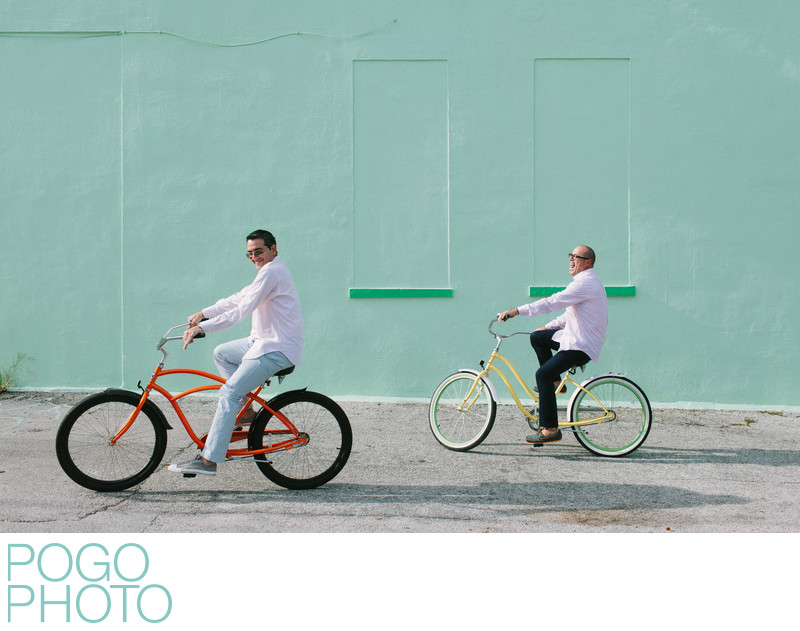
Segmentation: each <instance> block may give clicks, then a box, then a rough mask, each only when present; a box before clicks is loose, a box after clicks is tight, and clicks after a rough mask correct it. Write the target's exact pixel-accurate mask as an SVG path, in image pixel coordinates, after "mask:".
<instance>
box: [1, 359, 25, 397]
mask: <svg viewBox="0 0 800 631" xmlns="http://www.w3.org/2000/svg"><path fill="white" fill-rule="evenodd" d="M28 359H31V358H30V357H28V356H27V355H26V354H25V353H17V354H16V356H15V357H14V359H13V361H12V362H11V364H10V365H9V366H8V368H5V369H3V370H0V392H5V391H6V390H8V389H9V388H10V387H11V386H13V385H15V384H16V383H17V377H18V376H19V374H18V373H19V371H20V369H21V368H22V365H23V364H24V363H25V361H26V360H28Z"/></svg>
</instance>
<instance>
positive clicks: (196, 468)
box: [167, 456, 217, 477]
mask: <svg viewBox="0 0 800 631" xmlns="http://www.w3.org/2000/svg"><path fill="white" fill-rule="evenodd" d="M167 471H172V472H173V473H182V474H183V475H184V476H192V477H194V476H196V475H197V474H200V475H216V473H217V464H216V463H215V462H212V463H211V464H205V463H204V462H203V459H202V458H200V456H195V457H194V458H192V459H191V460H187V461H186V462H180V463H178V464H171V465H169V467H167Z"/></svg>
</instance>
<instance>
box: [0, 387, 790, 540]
mask: <svg viewBox="0 0 800 631" xmlns="http://www.w3.org/2000/svg"><path fill="white" fill-rule="evenodd" d="M84 396H86V394H82V393H54V392H6V393H4V394H2V395H0V496H1V497H2V502H0V506H2V508H0V532H6V533H92V532H97V533H100V532H102V533H180V532H217V533H237V532H239V533H254V532H276V533H277V532H283V533H286V532H289V533H312V532H313V533H342V532H345V533H403V532H413V533H468V532H490V533H517V532H519V533H536V532H557V533H597V532H625V533H638V532H647V533H655V532H661V533H664V532H676V533H680V532H691V533H779V532H785V533H797V532H798V531H800V503H798V501H797V498H798V496H800V494H799V493H798V491H799V488H798V487H799V486H800V457H799V456H800V413H798V412H797V411H774V410H773V411H737V410H724V411H719V410H714V411H712V410H678V409H655V410H654V411H653V414H654V424H653V428H652V430H651V433H650V435H649V437H648V438H647V441H646V442H645V443H644V445H643V446H642V447H641V448H639V449H638V450H637V451H636V452H634V453H633V454H630V455H629V456H626V457H623V458H603V457H599V456H595V455H592V454H590V453H589V452H588V451H586V450H585V449H584V448H583V447H581V446H580V445H579V444H578V443H577V441H575V439H574V437H572V436H569V435H567V436H565V439H564V440H563V441H561V442H560V443H556V444H552V445H545V446H544V447H541V448H533V447H531V446H529V445H527V444H526V443H525V442H524V437H525V435H526V434H527V433H530V432H529V431H528V427H527V425H526V423H525V421H524V419H523V418H522V417H521V415H520V414H519V412H518V411H517V409H516V407H513V406H500V408H499V412H498V418H497V421H496V423H495V427H494V429H493V430H492V433H491V434H490V435H489V437H488V438H487V439H486V441H485V442H484V443H483V444H482V445H480V446H479V447H477V448H476V449H475V450H473V451H471V452H467V453H459V452H453V451H448V450H446V449H444V448H443V447H441V446H440V445H439V444H438V443H437V442H436V441H435V440H434V439H433V436H432V435H431V432H430V429H429V427H428V421H427V406H426V405H425V404H422V403H377V402H347V401H344V402H341V401H340V404H341V405H342V407H343V408H344V410H345V411H346V412H347V414H348V416H349V418H350V421H351V424H352V426H353V437H354V438H353V451H352V454H351V456H350V460H349V461H348V463H347V465H346V466H345V468H344V470H343V471H342V472H341V473H340V474H339V475H338V476H337V477H336V478H335V479H334V480H332V481H331V482H329V483H328V484H326V485H324V486H322V487H320V488H317V489H313V490H308V491H290V490H287V489H284V488H281V487H278V486H276V485H275V484H273V483H272V482H270V481H269V480H268V479H267V478H265V477H264V476H263V475H262V474H261V473H260V471H259V470H258V468H257V467H256V466H255V464H254V463H253V462H252V461H251V460H244V461H235V462H228V463H225V464H223V465H220V467H219V470H218V473H217V475H216V476H215V477H213V478H211V477H208V478H203V477H198V478H194V479H187V478H183V477H182V476H180V475H177V474H173V473H170V472H168V471H167V469H166V466H167V465H168V464H169V463H170V462H174V461H177V460H184V459H186V458H187V457H190V456H191V455H193V454H194V453H195V449H194V447H193V445H192V444H191V442H190V441H189V439H188V438H187V436H186V434H185V433H184V432H183V429H182V428H181V427H180V425H179V423H178V422H177V419H175V417H174V415H171V411H170V410H168V408H167V407H166V406H163V405H162V409H164V411H165V413H167V416H168V418H169V419H170V421H171V422H172V421H175V422H172V425H173V427H175V429H173V430H172V431H171V432H169V442H168V445H167V453H166V455H165V457H164V461H163V462H162V466H161V467H160V468H159V469H158V470H157V471H156V472H155V473H154V474H153V475H152V476H151V477H150V478H149V479H147V480H146V481H145V482H143V483H142V484H140V485H139V486H137V487H135V488H132V489H129V490H127V491H122V492H116V493H97V492H94V491H89V490H87V489H84V488H82V487H80V486H78V485H76V484H75V483H74V482H72V481H71V480H70V479H69V478H68V477H67V476H66V475H65V474H64V473H63V472H62V470H61V468H60V467H59V464H58V461H57V460H56V456H55V435H56V430H57V428H58V425H59V422H60V421H61V419H62V418H63V417H64V415H65V414H66V412H67V411H68V410H69V409H70V407H71V406H72V405H73V404H74V403H76V402H77V401H78V400H80V399H81V398H83V397H84ZM156 402H157V403H163V399H162V400H161V401H158V400H156ZM214 406H215V400H214V399H213V398H202V397H198V398H195V399H194V400H192V401H190V402H189V404H188V410H189V417H190V418H192V419H198V422H199V423H200V424H202V423H206V424H208V423H210V420H211V417H212V416H213V411H214Z"/></svg>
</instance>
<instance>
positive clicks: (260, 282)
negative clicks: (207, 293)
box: [200, 256, 304, 366]
mask: <svg viewBox="0 0 800 631" xmlns="http://www.w3.org/2000/svg"><path fill="white" fill-rule="evenodd" d="M250 314H252V315H253V319H252V325H251V327H250V339H251V341H252V342H253V345H252V346H251V347H250V349H249V350H248V351H247V353H245V355H244V358H245V359H253V358H255V357H260V356H261V355H266V354H267V353H271V352H272V351H280V352H281V353H283V354H284V355H286V357H287V358H288V359H289V361H290V362H292V363H293V364H294V365H295V366H299V365H300V360H301V358H302V354H303V339H304V338H303V314H302V312H301V311H300V297H299V296H298V295H297V290H296V289H295V286H294V283H293V282H292V275H291V274H290V273H289V268H288V267H286V263H284V262H283V261H282V260H281V259H280V257H278V256H276V257H275V258H274V259H272V260H271V261H270V262H269V263H267V264H266V265H264V267H262V268H261V269H260V270H258V274H256V278H255V280H254V281H253V282H252V283H250V284H249V285H248V286H247V287H245V288H244V289H242V290H241V291H239V292H237V293H235V294H233V295H232V296H229V297H228V298H223V299H221V300H218V301H217V302H216V303H214V304H213V305H211V306H210V307H206V308H205V309H203V315H204V316H205V317H207V318H208V320H206V321H205V322H201V323H200V327H201V328H202V329H203V330H204V331H206V332H207V333H210V332H212V331H220V330H222V329H227V328H228V327H231V326H233V325H234V324H237V323H239V322H241V321H242V320H244V319H245V318H246V317H247V316H249V315H250Z"/></svg>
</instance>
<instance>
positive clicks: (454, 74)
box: [0, 0, 800, 406]
mask: <svg viewBox="0 0 800 631" xmlns="http://www.w3.org/2000/svg"><path fill="white" fill-rule="evenodd" d="M799 22H800V5H798V4H797V3H794V2H790V1H789V0H786V1H783V2H778V1H772V2H770V1H767V2H764V3H759V4H758V5H757V6H756V5H755V4H753V3H752V2H744V1H732V0H725V1H723V0H719V1H717V2H708V1H706V2H689V1H685V2H680V1H674V2H668V1H664V2H643V1H641V0H629V1H608V2H594V1H591V0H573V1H559V2H536V1H533V0H508V1H504V2H477V1H467V0H458V1H455V0H454V1H451V2H443V1H437V0H424V1H409V0H402V1H400V0H398V1H390V0H364V1H360V2H359V1H355V0H351V1H346V2H331V1H329V0H317V1H315V2H312V1H302V0H297V1H293V2H288V1H284V2H270V1H264V0H248V1H241V2H237V3H233V4H230V3H229V4H226V5H223V4H221V3H217V2H214V3H212V2H207V1H203V2H196V1H192V2H188V1H185V0H183V1H176V0H169V1H167V0H162V1H156V0H149V1H144V2H139V3H125V2H121V1H119V2H100V1H98V0H83V1H75V2H70V3H63V2H57V1H56V0H51V1H49V2H41V3H36V4H30V3H20V2H12V1H11V0H1V1H0V31H3V33H2V35H0V86H2V88H1V89H0V113H2V116H0V213H2V215H1V217H2V218H1V221H2V223H1V224H0V252H2V289H0V296H1V297H2V311H1V312H0V313H1V314H2V315H1V316H0V364H3V365H5V364H6V363H7V362H8V361H10V359H11V356H12V355H13V354H14V353H16V352H25V353H27V354H29V355H31V356H33V357H34V358H35V360H34V361H33V362H32V363H31V364H30V368H31V373H30V375H28V376H27V377H26V378H25V380H24V381H23V383H22V384H21V385H23V386H25V387H29V388H62V387H69V388H94V387H100V386H106V385H120V384H123V385H124V386H125V387H134V386H135V384H136V382H137V381H138V380H139V379H146V378H147V377H148V376H149V375H150V373H151V371H152V368H153V366H154V365H155V363H156V361H157V359H158V354H157V353H156V352H155V351H154V345H155V342H156V341H157V339H158V337H159V335H160V334H161V332H162V331H163V330H164V329H166V328H167V326H169V325H171V324H175V323H178V322H179V321H182V320H183V319H184V318H185V316H186V315H188V314H189V313H191V312H193V311H195V310H197V309H199V308H201V307H203V306H206V305H207V304H209V303H211V302H212V301H214V300H215V299H216V298H218V297H221V296H222V295H228V294H229V293H233V291H235V290H238V289H239V288H240V287H242V286H243V285H245V284H246V283H248V282H249V280H250V279H251V278H252V276H253V272H254V268H253V267H252V265H251V264H250V263H248V262H247V261H246V260H245V258H244V256H243V252H244V236H245V235H246V234H247V233H248V232H249V231H250V230H252V229H254V228H257V227H264V228H267V229H270V230H272V231H273V232H274V233H275V235H276V237H277V239H278V247H279V251H280V253H281V256H282V257H283V258H284V259H285V260H286V261H287V262H288V264H289V265H290V268H291V269H292V271H293V274H294V278H295V282H296V284H297V286H298V290H299V292H300V295H301V299H302V301H303V307H304V313H305V317H306V324H307V345H306V354H305V361H304V365H303V366H302V368H301V369H300V370H299V371H298V372H297V373H296V375H293V376H292V378H291V379H290V380H289V381H287V382H286V384H284V386H286V387H289V386H294V387H297V386H302V385H309V386H310V387H312V388H313V389H318V390H322V391H325V392H328V393H330V394H333V395H338V396H347V395H350V396H364V397H367V396H385V397H422V398H424V397H427V396H429V395H430V393H431V392H432V390H433V389H434V387H435V386H436V384H437V383H438V381H439V380H440V379H441V378H442V377H443V376H444V375H446V374H448V373H449V372H451V371H453V370H454V369H457V368H459V367H463V366H474V365H475V364H476V363H477V362H478V361H479V360H480V359H482V358H484V357H486V356H487V355H488V353H489V351H490V350H491V347H492V340H491V338H490V337H489V335H488V334H487V332H486V326H487V324H488V322H489V320H490V319H491V317H492V315H493V314H494V313H496V312H497V311H499V310H501V309H504V308H507V307H511V306H516V305H518V304H521V303H524V302H528V301H530V300H532V299H531V298H529V294H530V288H531V287H535V286H551V285H556V286H557V285H565V284H566V283H567V282H568V281H569V276H568V274H567V259H566V256H565V254H566V253H567V252H569V251H570V250H571V248H573V247H574V246H575V245H577V244H580V243H588V244H590V245H592V246H593V247H594V248H595V249H596V251H597V253H598V266H597V271H598V273H599V274H600V276H601V278H603V279H604V281H605V282H606V283H607V284H609V285H615V286H621V287H631V286H633V287H635V296H633V297H615V298H611V299H610V310H611V314H610V315H611V323H610V327H609V331H608V338H607V343H606V347H605V349H604V351H603V355H602V358H601V364H600V365H599V366H594V367H591V368H590V371H591V372H599V371H601V370H624V371H626V372H627V373H628V374H629V375H631V376H632V377H633V378H634V379H635V380H636V381H638V382H640V384H641V385H642V386H643V387H644V388H645V390H646V391H647V392H648V393H649V395H650V398H651V400H652V401H654V402H662V403H675V402H693V403H694V404H739V405H764V406H771V405H775V406H796V405H800V394H798V393H799V392H800V389H798V388H797V387H796V386H794V385H793V379H794V378H795V377H796V375H797V369H796V367H795V366H794V365H793V364H792V362H791V360H792V359H794V358H796V357H797V356H798V354H799V351H800V343H798V341H799V340H800V336H798V333H797V325H796V322H797V315H796V314H797V312H798V308H800V299H799V297H798V295H799V292H798V283H797V280H796V279H795V278H794V275H793V274H792V272H793V269H794V267H795V266H794V264H793V252H794V250H795V247H794V242H795V240H796V238H797V235H798V233H800V230H798V228H800V220H799V219H798V209H797V205H798V202H797V200H798V199H800V178H799V177H798V173H799V172H800V170H799V167H800V106H799V104H800V40H798V38H797V32H796V25H797V24H798V23H799ZM32 32H36V33H35V34H34V33H32ZM298 33H299V34H298ZM264 40H266V41H264ZM233 44H252V45H246V46H244V45H243V46H233ZM379 288H383V289H385V288H390V289H427V290H438V292H435V293H440V294H444V297H430V298H402V297H398V298H354V297H351V291H350V290H351V289H360V290H371V289H379ZM366 294H367V295H370V292H369V291H366ZM353 295H362V294H359V293H357V292H354V293H353ZM545 321H546V319H545V318H541V319H537V320H536V321H527V322H523V321H522V320H520V319H517V320H515V321H514V322H513V323H512V324H510V325H505V328H506V329H507V330H512V329H513V330H516V329H518V328H520V327H519V326H517V325H519V324H520V323H521V324H522V327H523V328H528V329H530V328H535V327H536V326H539V325H540V324H543V323H544V322H545ZM247 331H248V327H247V326H246V325H240V326H239V327H238V328H236V329H233V330H231V331H226V332H224V333H220V334H216V335H214V336H212V337H211V338H210V339H208V340H206V341H204V342H199V343H197V344H195V345H193V346H192V347H191V348H190V351H188V352H186V353H183V352H182V351H179V349H178V347H174V352H173V353H171V355H170V358H171V360H174V361H172V362H171V364H170V365H172V366H177V365H178V364H179V363H181V364H184V365H187V366H192V367H197V368H203V369H209V370H211V369H213V364H212V362H211V359H210V353H211V349H212V346H213V344H214V343H217V342H219V341H223V340H225V339H231V338H233V337H238V336H243V335H245V334H246V333H247ZM507 348H508V351H509V352H508V355H509V356H511V358H512V359H514V360H515V361H518V362H519V364H518V365H519V366H520V367H521V368H524V369H525V370H526V371H527V373H528V374H532V372H533V370H534V364H535V360H534V357H533V353H532V352H531V351H530V350H529V348H528V347H527V343H526V342H525V340H524V339H522V338H515V339H514V340H513V341H510V342H508V343H507ZM787 360H789V361H788V362H787Z"/></svg>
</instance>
